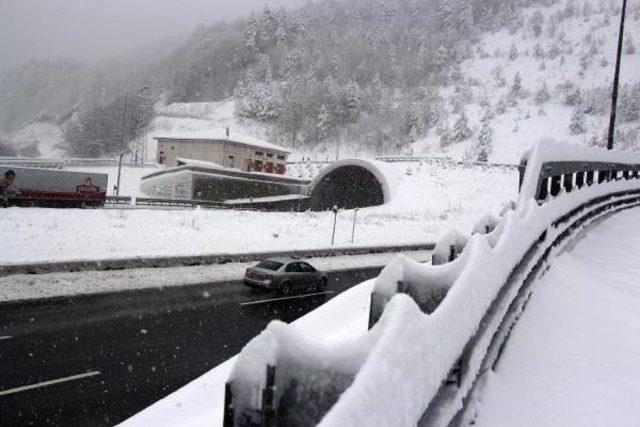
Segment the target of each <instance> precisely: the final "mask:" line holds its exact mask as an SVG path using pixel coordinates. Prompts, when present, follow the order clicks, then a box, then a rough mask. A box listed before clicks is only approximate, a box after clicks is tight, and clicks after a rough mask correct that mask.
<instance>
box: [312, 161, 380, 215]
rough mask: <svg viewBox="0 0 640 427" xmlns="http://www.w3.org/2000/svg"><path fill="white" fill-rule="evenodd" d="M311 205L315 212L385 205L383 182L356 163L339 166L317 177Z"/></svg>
mask: <svg viewBox="0 0 640 427" xmlns="http://www.w3.org/2000/svg"><path fill="white" fill-rule="evenodd" d="M309 196H310V204H311V209H312V210H314V211H323V210H330V209H331V208H333V206H334V205H335V206H338V207H339V208H341V209H353V208H362V207H367V206H377V205H382V204H384V191H383V188H382V183H380V181H379V180H378V178H377V177H376V176H375V175H374V174H373V173H372V172H371V171H370V170H368V169H367V168H365V167H362V166H357V165H344V166H339V167H337V168H335V169H333V170H331V171H330V172H328V173H326V174H325V175H324V176H322V177H321V178H320V180H319V181H318V182H317V183H316V185H315V186H314V187H313V188H312V189H311V193H310V194H309Z"/></svg>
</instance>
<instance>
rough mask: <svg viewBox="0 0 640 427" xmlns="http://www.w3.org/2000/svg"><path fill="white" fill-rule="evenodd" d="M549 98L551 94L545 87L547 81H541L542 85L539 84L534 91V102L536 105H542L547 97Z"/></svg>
mask: <svg viewBox="0 0 640 427" xmlns="http://www.w3.org/2000/svg"><path fill="white" fill-rule="evenodd" d="M550 98H551V96H550V95H549V89H548V88H547V82H546V81H545V82H543V83H542V86H540V88H539V89H538V90H537V91H536V98H535V101H536V104H538V105H542V104H544V103H546V102H547V101H548V100H549V99H550Z"/></svg>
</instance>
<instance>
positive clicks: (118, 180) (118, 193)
mask: <svg viewBox="0 0 640 427" xmlns="http://www.w3.org/2000/svg"><path fill="white" fill-rule="evenodd" d="M147 89H149V86H142V87H141V88H138V89H134V90H130V91H127V92H126V93H125V94H124V110H123V111H122V151H121V152H120V157H119V159H118V179H117V181H116V196H119V195H120V175H121V173H122V158H123V157H124V155H125V153H126V147H125V145H126V124H127V103H128V101H129V94H130V93H135V92H142V91H143V90H147Z"/></svg>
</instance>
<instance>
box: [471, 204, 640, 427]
mask: <svg viewBox="0 0 640 427" xmlns="http://www.w3.org/2000/svg"><path fill="white" fill-rule="evenodd" d="M639 247H640V210H638V209H633V210H629V211H626V212H623V213H620V214H618V215H615V216H614V217H611V218H609V219H607V220H605V221H604V222H602V223H601V224H599V225H597V227H594V228H593V229H592V230H590V231H589V233H588V234H585V235H584V236H583V238H582V239H581V240H579V241H578V242H577V243H576V244H575V245H574V247H572V248H569V249H568V250H567V251H566V252H564V253H563V254H562V255H561V256H559V257H558V258H557V259H556V260H554V263H553V265H552V266H551V268H550V270H549V271H547V272H546V274H545V275H544V276H543V278H542V279H541V280H540V281H539V282H538V283H537V284H536V289H535V292H534V293H533V296H532V298H531V300H530V301H529V303H528V306H527V309H526V311H525V312H524V314H523V315H522V318H521V319H520V321H519V322H518V324H517V325H516V327H515V329H514V332H513V334H512V337H511V340H510V341H509V342H508V344H507V346H506V351H505V352H504V354H503V356H502V359H501V360H500V363H499V364H498V367H497V369H496V370H495V372H492V373H490V374H489V376H488V381H487V382H486V384H485V386H484V390H483V392H482V393H481V396H480V401H479V402H478V404H477V409H476V411H477V419H476V422H475V425H476V426H491V427H500V426H514V425H518V426H546V427H551V426H585V427H586V426H616V427H621V426H637V425H638V420H640V406H638V400H639V399H640V381H638V378H640V365H639V364H638V360H640V310H639V307H640V292H639V289H638V277H640V267H639V266H640V251H638V248H639Z"/></svg>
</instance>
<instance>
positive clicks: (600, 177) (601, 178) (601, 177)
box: [598, 171, 608, 184]
mask: <svg viewBox="0 0 640 427" xmlns="http://www.w3.org/2000/svg"><path fill="white" fill-rule="evenodd" d="M607 175H608V172H605V171H598V184H602V183H603V182H604V181H605V180H606V179H607Z"/></svg>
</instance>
